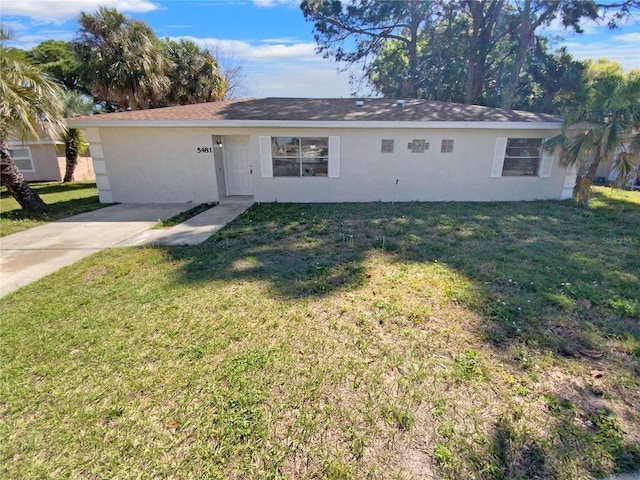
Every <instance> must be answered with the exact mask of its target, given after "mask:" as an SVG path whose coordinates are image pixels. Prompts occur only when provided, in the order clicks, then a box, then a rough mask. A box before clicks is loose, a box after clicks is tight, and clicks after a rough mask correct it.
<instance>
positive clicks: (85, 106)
mask: <svg viewBox="0 0 640 480" xmlns="http://www.w3.org/2000/svg"><path fill="white" fill-rule="evenodd" d="M93 108H94V104H93V102H92V101H91V100H90V99H89V98H87V97H86V96H85V95H82V94H81V93H78V92H74V91H66V92H65V93H64V116H65V118H71V117H78V116H81V115H88V114H89V113H91V111H92V110H93ZM61 138H62V141H63V142H64V153H65V157H66V164H65V172H64V179H63V182H65V183H66V182H72V181H73V174H74V172H75V170H76V166H77V165H78V156H79V155H81V154H82V153H84V152H85V151H86V150H87V148H88V146H89V144H88V143H87V140H86V139H85V138H84V135H83V134H82V131H81V130H79V129H77V128H71V127H65V128H64V129H63V130H62V135H61Z"/></svg>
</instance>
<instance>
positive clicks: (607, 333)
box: [171, 195, 640, 478]
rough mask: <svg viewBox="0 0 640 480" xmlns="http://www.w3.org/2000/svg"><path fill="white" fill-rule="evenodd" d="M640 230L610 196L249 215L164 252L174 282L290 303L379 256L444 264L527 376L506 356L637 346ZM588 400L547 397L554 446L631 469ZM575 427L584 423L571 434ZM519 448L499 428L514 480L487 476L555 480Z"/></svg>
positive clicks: (542, 448)
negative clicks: (257, 287)
mask: <svg viewBox="0 0 640 480" xmlns="http://www.w3.org/2000/svg"><path fill="white" fill-rule="evenodd" d="M639 219H640V205H638V204H634V203H631V202H627V201H625V200H623V199H615V198H612V197H610V196H606V195H605V196H602V195H601V196H600V197H598V198H597V199H596V202H595V203H594V206H593V208H591V209H588V210H585V209H583V208H580V207H578V206H576V205H575V204H573V203H571V202H551V201H549V202H529V203H484V204H472V203H442V204H434V203H425V204H419V203H405V204H396V205H391V204H382V203H376V204H349V205H341V204H337V205H278V204H271V205H256V206H254V207H253V208H252V209H250V210H249V211H248V212H246V213H245V214H244V215H242V216H241V217H240V218H239V219H237V220H236V221H235V222H233V223H232V224H231V225H230V226H229V227H228V228H226V229H224V230H223V231H221V232H219V233H218V234H217V235H215V236H213V237H212V238H211V239H210V240H209V241H208V242H206V243H205V244H203V245H201V246H199V247H195V248H175V249H172V250H171V256H172V257H173V258H175V259H180V258H182V259H186V260H187V263H186V266H185V267H184V269H182V270H181V272H180V278H178V279H177V281H179V282H187V283H189V282H206V281H209V280H212V279H215V280H228V281H232V282H238V281H243V280H246V281H251V280H264V281H265V282H266V283H267V284H268V285H269V286H270V287H269V288H270V289H271V291H270V294H272V295H273V296H281V297H285V298H292V299H295V298H304V297H320V298H322V297H324V296H328V295H330V294H332V293H335V292H339V291H349V290H353V289H356V288H358V287H361V286H363V285H366V284H367V283H368V282H369V278H368V272H367V270H366V268H365V266H364V261H365V259H367V258H368V256H369V255H371V254H373V253H379V252H384V253H385V255H386V256H387V257H388V258H391V259H392V261H395V262H409V263H417V264H425V263H434V262H438V263H439V264H441V265H443V266H446V267H447V268H451V269H453V270H454V271H456V272H458V273H459V274H461V275H463V276H464V277H465V278H467V279H468V280H469V284H468V286H463V287H459V288H458V289H456V288H452V289H451V290H450V291H449V292H448V293H447V295H448V300H450V301H452V302H455V303H457V304H459V305H461V306H463V307H465V308H467V309H469V310H471V311H473V312H475V313H477V314H478V315H479V316H480V317H481V318H482V320H483V321H482V323H481V326H480V327H479V328H480V329H481V331H478V332H477V334H478V335H479V336H480V338H482V339H484V340H485V341H486V344H487V346H488V347H489V348H494V349H495V351H497V352H501V353H500V354H501V355H502V356H503V360H502V361H504V362H507V363H510V364H512V365H514V366H516V367H517V368H521V369H523V370H524V369H526V359H523V358H513V357H511V356H510V355H512V353H509V352H512V351H513V349H512V348H511V347H515V348H516V349H517V348H518V346H521V345H526V346H527V348H531V349H538V350H539V351H548V352H550V353H551V355H553V356H556V357H568V358H569V359H570V358H571V356H572V355H573V354H575V353H576V352H578V353H577V355H579V352H580V351H583V350H584V351H587V350H591V351H596V352H597V351H598V350H602V349H603V347H604V345H602V342H603V341H604V340H606V339H611V338H616V339H625V338H626V339H628V341H629V343H630V344H632V345H638V342H640V322H638V319H640V288H639V287H638V285H639V282H640V255H639V254H638V252H639V250H640V248H639V247H640V226H639ZM632 348H633V347H632ZM635 348H636V349H637V347H635ZM616 355H627V356H630V357H631V360H630V361H628V362H627V363H625V365H627V366H628V367H627V368H628V369H629V370H628V371H627V372H622V374H623V375H626V376H627V377H629V378H636V379H637V378H638V375H640V361H639V360H638V359H639V357H640V351H635V352H634V351H630V352H617V353H616ZM634 355H635V360H634V359H633V357H634ZM605 360H606V359H605ZM576 361H578V360H577V359H576ZM614 365H615V364H614V363H612V364H611V366H614ZM618 373H620V372H618ZM632 383H633V382H632ZM635 388H637V383H636V385H635ZM594 395H595V396H597V392H595V393H594V392H586V393H585V395H583V397H584V398H587V397H589V396H594ZM596 400H597V399H596ZM596 400H594V401H593V402H590V401H588V398H587V400H585V402H584V403H583V404H578V403H577V402H574V401H573V400H572V399H566V398H564V397H562V395H561V394H559V395H558V396H557V397H554V396H552V395H550V396H549V398H548V406H549V409H550V410H551V411H552V412H554V417H555V418H556V428H557V432H556V433H557V436H558V438H559V439H560V443H561V444H563V445H564V443H565V442H564V440H563V439H565V438H566V445H565V446H566V448H567V451H572V450H575V449H579V450H580V451H582V452H585V451H587V452H588V451H589V449H590V448H591V447H592V446H593V445H594V444H597V445H599V446H600V447H599V448H604V451H606V452H607V455H609V459H610V460H611V461H613V463H614V464H615V465H617V467H616V468H617V469H618V470H620V471H629V470H630V469H633V468H638V467H639V464H640V447H639V446H638V445H637V444H635V445H626V444H624V442H623V440H622V435H621V432H620V431H619V430H617V429H616V424H615V419H614V420H611V418H609V420H606V415H607V413H606V410H602V409H600V408H598V402H597V401H596ZM567 402H568V403H567ZM554 409H555V410H554ZM577 418H581V419H585V418H587V419H590V420H589V422H590V423H588V424H587V426H586V427H585V426H576V419H577ZM603 419H604V420H603ZM599 422H600V423H599ZM612 422H613V423H612ZM618 428H619V426H618ZM576 429H581V430H579V431H578V430H576ZM514 438H515V435H514V433H513V426H512V423H511V420H509V419H501V420H500V421H499V422H498V423H497V424H496V425H495V432H494V436H493V446H492V448H493V452H494V459H495V460H494V464H493V467H495V468H496V471H499V470H502V471H503V472H509V471H510V470H509V469H511V473H512V474H513V475H511V474H508V473H505V474H504V475H502V476H501V475H499V474H496V475H495V476H489V477H487V478H549V477H553V476H554V474H555V473H554V471H555V470H554V468H555V467H554V465H553V464H552V463H549V462H547V461H546V457H547V450H548V449H550V448H557V445H538V444H535V442H534V443H532V444H530V445H529V444H526V443H524V444H520V445H517V444H515V443H514ZM576 439H587V440H584V442H586V443H585V444H584V445H576V444H575V442H577V441H582V440H576ZM572 442H574V443H573V444H572ZM603 445H604V447H602V446H603ZM594 451H595V450H594ZM598 451H600V450H598ZM604 461H605V460H604V459H602V458H594V459H593V460H592V466H591V467H590V468H591V470H590V471H591V472H592V473H593V474H595V475H600V474H602V473H603V468H604V467H603V463H602V462H604ZM516 466H517V468H518V469H520V470H518V471H515V470H514V469H515V468H516ZM523 469H524V470H523ZM483 478H484V477H483Z"/></svg>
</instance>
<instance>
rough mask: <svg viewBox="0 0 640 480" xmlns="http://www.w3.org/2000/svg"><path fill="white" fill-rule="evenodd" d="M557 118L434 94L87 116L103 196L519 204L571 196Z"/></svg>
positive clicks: (571, 175) (83, 124)
mask: <svg viewBox="0 0 640 480" xmlns="http://www.w3.org/2000/svg"><path fill="white" fill-rule="evenodd" d="M561 120H562V119H561V118H560V117H558V116H554V115H546V114H536V113H529V112H522V111H510V110H502V109H496V108H488V107H481V106H475V105H458V104H451V103H444V102H434V101H427V100H390V99H380V98H376V99H364V100H356V99H354V98H344V99H343V98H340V99H297V98H261V99H254V98H248V99H237V100H229V101H222V102H212V103H201V104H196V105H184V106H178V107H167V108H158V109H152V110H137V111H128V112H119V113H108V114H100V115H94V116H87V117H76V118H73V119H69V120H68V124H69V126H71V127H76V128H81V129H83V130H84V133H85V136H86V138H87V139H88V141H89V142H90V144H91V152H92V156H93V167H94V170H95V174H96V182H97V185H98V189H99V195H100V200H101V201H102V202H121V203H168V202H193V203H204V202H215V201H218V200H219V199H220V198H222V197H225V196H232V195H250V196H253V197H254V199H255V201H257V202H368V201H494V200H498V201H509V200H537V199H564V198H569V197H570V196H571V192H572V188H573V185H574V182H575V177H576V172H575V170H574V169H572V168H567V167H566V166H564V165H562V164H561V163H560V162H559V161H558V159H557V158H556V157H555V156H554V155H550V154H548V153H547V152H546V151H545V150H544V149H543V148H542V145H543V143H544V141H545V139H547V138H550V137H552V136H554V135H556V134H557V133H559V131H560V124H561Z"/></svg>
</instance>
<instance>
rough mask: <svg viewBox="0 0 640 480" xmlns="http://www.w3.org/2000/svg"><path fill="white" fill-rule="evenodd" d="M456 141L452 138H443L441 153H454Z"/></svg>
mask: <svg viewBox="0 0 640 480" xmlns="http://www.w3.org/2000/svg"><path fill="white" fill-rule="evenodd" d="M454 144H455V142H454V140H453V139H452V138H443V139H442V143H441V144H440V153H453V146H454Z"/></svg>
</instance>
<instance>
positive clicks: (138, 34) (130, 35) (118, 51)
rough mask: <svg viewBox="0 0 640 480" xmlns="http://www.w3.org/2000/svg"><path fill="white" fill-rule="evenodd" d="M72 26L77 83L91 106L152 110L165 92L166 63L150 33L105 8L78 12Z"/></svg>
mask: <svg viewBox="0 0 640 480" xmlns="http://www.w3.org/2000/svg"><path fill="white" fill-rule="evenodd" d="M78 22H79V23H80V30H79V31H78V36H77V39H76V41H75V43H74V46H75V51H76V54H77V55H78V60H79V62H80V78H81V80H82V81H83V82H84V84H85V85H86V86H87V88H88V90H89V91H90V92H91V94H92V95H93V96H94V98H95V99H96V101H101V102H106V103H110V104H113V105H115V106H117V108H119V109H121V110H127V109H129V108H130V109H133V110H137V109H144V108H151V107H154V106H158V104H159V101H160V99H161V98H163V97H164V96H165V95H166V93H167V91H168V89H169V85H170V80H169V77H168V76H167V70H168V67H169V62H168V61H167V58H166V56H165V55H164V54H163V51H162V45H161V44H160V42H159V40H158V39H157V37H156V36H155V34H154V33H153V30H151V28H149V26H148V25H147V24H146V23H144V22H141V21H138V20H133V19H131V18H129V17H127V16H126V15H124V14H122V13H120V12H118V11H117V10H116V9H114V8H106V7H100V8H99V9H98V11H97V12H95V13H93V14H89V13H86V12H82V13H81V14H80V17H79V19H78Z"/></svg>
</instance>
